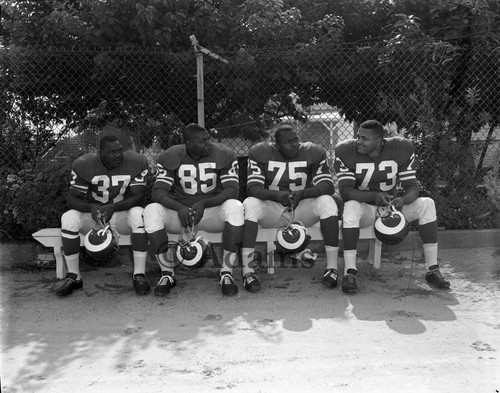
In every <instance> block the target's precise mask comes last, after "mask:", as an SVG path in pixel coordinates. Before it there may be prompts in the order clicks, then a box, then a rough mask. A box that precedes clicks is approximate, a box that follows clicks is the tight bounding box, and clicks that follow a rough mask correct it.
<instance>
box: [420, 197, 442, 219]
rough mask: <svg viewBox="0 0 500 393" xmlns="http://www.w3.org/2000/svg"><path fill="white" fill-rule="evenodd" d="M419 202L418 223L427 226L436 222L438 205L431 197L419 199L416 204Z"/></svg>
mask: <svg viewBox="0 0 500 393" xmlns="http://www.w3.org/2000/svg"><path fill="white" fill-rule="evenodd" d="M417 201H418V207H417V212H418V223H419V224H420V225H425V224H428V223H430V222H434V221H436V220H437V216H436V204H435V203H434V200H433V199H432V198H429V197H421V198H418V199H417V200H416V201H415V202H417Z"/></svg>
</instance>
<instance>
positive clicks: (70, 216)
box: [61, 209, 81, 232]
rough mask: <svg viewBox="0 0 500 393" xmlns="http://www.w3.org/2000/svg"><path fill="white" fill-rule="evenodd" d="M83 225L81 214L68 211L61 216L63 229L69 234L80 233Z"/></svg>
mask: <svg viewBox="0 0 500 393" xmlns="http://www.w3.org/2000/svg"><path fill="white" fill-rule="evenodd" d="M80 225H81V212H79V211H78V210H74V209H72V210H68V211H67V212H65V213H64V214H63V215H62V216H61V229H64V230H65V231H69V232H79V231H80Z"/></svg>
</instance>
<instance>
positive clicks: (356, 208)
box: [342, 201, 377, 293]
mask: <svg viewBox="0 0 500 393" xmlns="http://www.w3.org/2000/svg"><path fill="white" fill-rule="evenodd" d="M376 211H377V208H376V206H373V205H368V204H366V203H362V202H358V201H347V202H346V203H345V204H344V213H343V215H342V238H343V241H344V263H345V264H344V278H343V279H342V291H344V292H346V293H353V292H356V291H357V290H358V283H357V274H358V269H357V267H356V257H357V247H358V241H359V228H360V227H363V228H364V227H368V226H370V225H373V223H374V222H375V215H376Z"/></svg>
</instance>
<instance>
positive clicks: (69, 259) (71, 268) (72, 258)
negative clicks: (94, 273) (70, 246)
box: [64, 253, 81, 280]
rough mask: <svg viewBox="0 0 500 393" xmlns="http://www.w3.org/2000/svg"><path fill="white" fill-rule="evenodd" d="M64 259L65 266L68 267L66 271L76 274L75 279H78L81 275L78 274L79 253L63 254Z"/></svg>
mask: <svg viewBox="0 0 500 393" xmlns="http://www.w3.org/2000/svg"><path fill="white" fill-rule="evenodd" d="M64 259H65V260H66V266H67V267H68V273H74V274H76V275H77V276H78V277H77V278H76V279H77V280H79V279H80V278H81V276H80V253H78V254H73V255H65V256H64Z"/></svg>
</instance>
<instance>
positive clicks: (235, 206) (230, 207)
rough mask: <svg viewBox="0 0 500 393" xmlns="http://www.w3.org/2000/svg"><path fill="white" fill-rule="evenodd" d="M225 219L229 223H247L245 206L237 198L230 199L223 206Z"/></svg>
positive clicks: (238, 224)
mask: <svg viewBox="0 0 500 393" xmlns="http://www.w3.org/2000/svg"><path fill="white" fill-rule="evenodd" d="M221 211H222V216H223V219H224V221H226V222H228V223H229V224H231V225H233V226H235V227H240V226H242V225H243V224H244V223H245V208H244V207H243V204H242V203H241V202H240V201H239V200H237V199H228V200H227V201H226V202H224V203H223V204H222V206H221Z"/></svg>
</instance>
